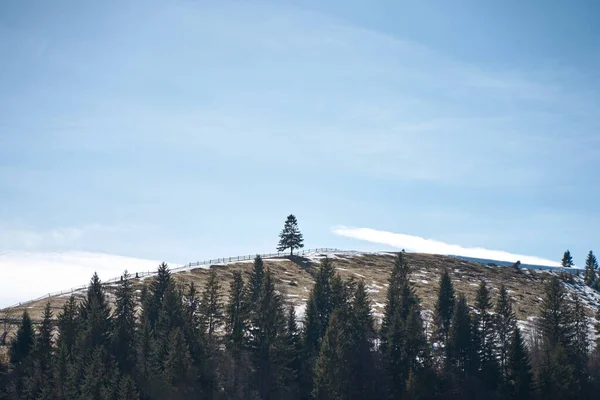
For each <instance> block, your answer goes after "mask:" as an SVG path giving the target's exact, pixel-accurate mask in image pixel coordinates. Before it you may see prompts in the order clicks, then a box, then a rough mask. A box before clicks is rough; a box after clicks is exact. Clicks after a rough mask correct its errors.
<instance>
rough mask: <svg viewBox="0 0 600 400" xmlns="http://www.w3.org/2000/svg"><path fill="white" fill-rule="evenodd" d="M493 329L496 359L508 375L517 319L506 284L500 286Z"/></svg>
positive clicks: (503, 371) (505, 374) (503, 374)
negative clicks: (496, 336) (494, 332)
mask: <svg viewBox="0 0 600 400" xmlns="http://www.w3.org/2000/svg"><path fill="white" fill-rule="evenodd" d="M495 312H496V319H495V330H496V333H497V335H498V361H499V363H500V370H501V372H502V376H503V377H504V378H506V377H507V375H508V352H509V349H510V345H511V340H512V337H513V334H514V331H515V328H516V326H517V319H516V316H515V313H514V311H513V309H512V301H511V299H510V297H509V295H508V290H507V289H506V286H504V285H501V286H500V293H499V295H498V300H497V301H496V308H495Z"/></svg>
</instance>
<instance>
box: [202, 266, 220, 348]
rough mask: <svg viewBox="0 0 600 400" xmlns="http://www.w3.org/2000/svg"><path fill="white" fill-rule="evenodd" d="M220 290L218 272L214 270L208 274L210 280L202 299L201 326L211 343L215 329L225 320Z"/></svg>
mask: <svg viewBox="0 0 600 400" xmlns="http://www.w3.org/2000/svg"><path fill="white" fill-rule="evenodd" d="M220 292H221V285H220V284H219V281H218V279H217V273H216V272H215V271H214V270H213V271H211V272H210V274H209V275H208V281H207V282H206V287H205V288H204V292H203V293H202V300H201V301H200V315H201V318H200V319H201V327H202V330H203V332H204V333H205V334H206V337H207V339H208V341H209V343H212V342H213V340H214V335H215V331H216V330H217V329H218V328H219V327H220V326H221V323H222V321H223V310H222V308H223V307H222V305H221V298H220Z"/></svg>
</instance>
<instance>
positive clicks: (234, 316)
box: [225, 271, 247, 359]
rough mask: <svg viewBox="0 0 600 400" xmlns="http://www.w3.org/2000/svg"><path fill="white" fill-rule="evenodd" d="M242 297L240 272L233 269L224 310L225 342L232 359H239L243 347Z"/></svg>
mask: <svg viewBox="0 0 600 400" xmlns="http://www.w3.org/2000/svg"><path fill="white" fill-rule="evenodd" d="M244 297H245V296H244V281H243V279H242V274H241V272H239V271H234V272H233V280H232V281H231V286H230V290H229V301H228V303H227V307H226V310H225V316H226V320H225V344H226V346H227V349H228V350H229V351H230V352H231V353H232V355H233V357H234V359H239V358H240V356H241V353H242V351H243V349H244V333H245V331H246V310H247V306H246V303H245V300H244Z"/></svg>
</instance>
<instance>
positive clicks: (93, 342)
mask: <svg viewBox="0 0 600 400" xmlns="http://www.w3.org/2000/svg"><path fill="white" fill-rule="evenodd" d="M79 318H80V323H81V327H80V328H81V334H80V335H79V337H78V346H79V352H80V355H81V356H82V357H87V356H89V355H90V354H91V353H92V351H94V349H95V348H96V347H98V346H103V347H106V346H107V345H108V344H109V339H110V332H111V317H110V308H109V306H108V301H107V300H106V294H105V292H104V288H103V287H102V283H101V282H100V278H98V274H96V273H94V275H93V276H92V279H91V281H90V284H89V286H88V291H87V296H86V298H85V299H84V300H83V303H81V306H80V308H79Z"/></svg>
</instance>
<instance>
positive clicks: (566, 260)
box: [561, 250, 575, 268]
mask: <svg viewBox="0 0 600 400" xmlns="http://www.w3.org/2000/svg"><path fill="white" fill-rule="evenodd" d="M561 265H562V267H563V268H573V267H574V266H575V263H573V257H572V256H571V251H570V250H567V251H565V253H564V254H563V258H562V262H561Z"/></svg>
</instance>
